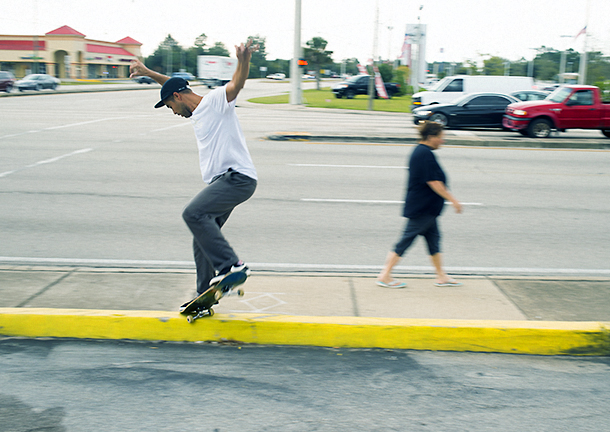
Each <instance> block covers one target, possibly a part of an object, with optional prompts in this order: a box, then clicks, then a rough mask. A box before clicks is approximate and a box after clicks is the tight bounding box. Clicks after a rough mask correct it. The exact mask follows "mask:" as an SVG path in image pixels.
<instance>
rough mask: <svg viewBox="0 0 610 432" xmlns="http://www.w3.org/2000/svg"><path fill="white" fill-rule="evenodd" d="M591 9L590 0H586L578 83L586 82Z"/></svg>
mask: <svg viewBox="0 0 610 432" xmlns="http://www.w3.org/2000/svg"><path fill="white" fill-rule="evenodd" d="M590 10H591V0H587V16H586V18H585V43H584V46H583V49H582V54H581V55H580V65H579V68H578V84H580V85H583V84H585V83H586V82H587V39H588V37H589V31H588V29H587V27H588V26H589V11H590Z"/></svg>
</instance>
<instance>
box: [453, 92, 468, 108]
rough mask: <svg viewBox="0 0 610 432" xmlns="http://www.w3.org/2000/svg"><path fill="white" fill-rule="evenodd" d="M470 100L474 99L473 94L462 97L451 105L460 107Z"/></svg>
mask: <svg viewBox="0 0 610 432" xmlns="http://www.w3.org/2000/svg"><path fill="white" fill-rule="evenodd" d="M469 99H472V95H471V94H467V95H464V96H461V97H459V98H457V99H455V100H452V101H451V104H453V105H459V104H462V103H464V102H466V101H468V100H469Z"/></svg>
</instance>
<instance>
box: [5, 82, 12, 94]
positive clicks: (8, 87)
mask: <svg viewBox="0 0 610 432" xmlns="http://www.w3.org/2000/svg"><path fill="white" fill-rule="evenodd" d="M12 90H13V86H12V85H11V84H9V85H7V86H6V89H5V91H6V92H7V93H10V92H11V91H12Z"/></svg>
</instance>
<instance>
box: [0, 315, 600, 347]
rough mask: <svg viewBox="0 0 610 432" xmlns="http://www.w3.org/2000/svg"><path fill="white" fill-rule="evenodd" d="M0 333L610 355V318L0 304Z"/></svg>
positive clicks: (93, 337) (9, 334) (61, 336)
mask: <svg viewBox="0 0 610 432" xmlns="http://www.w3.org/2000/svg"><path fill="white" fill-rule="evenodd" d="M0 335H2V336H23V337H60V338H86V339H133V340H155V341H156V340H163V341H190V342H194V341H223V340H234V341H239V342H244V343H254V344H264V345H310V346H324V347H350V348H388V349H413V350H434V351H478V352H498V353H513V354H538V355H610V323H608V322H559V321H470V320H425V319H394V318H356V317H306V316H284V315H274V316H269V315H261V314H229V315H223V314H217V315H215V316H214V317H212V318H202V319H200V320H198V321H196V322H195V323H193V324H188V323H187V322H186V319H185V318H184V317H183V316H182V315H180V314H178V313H176V312H162V311H109V310H78V309H22V308H0Z"/></svg>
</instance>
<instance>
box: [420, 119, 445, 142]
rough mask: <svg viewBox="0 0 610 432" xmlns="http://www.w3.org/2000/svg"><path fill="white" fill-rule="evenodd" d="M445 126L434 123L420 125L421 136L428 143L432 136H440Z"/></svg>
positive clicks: (428, 122) (427, 122)
mask: <svg viewBox="0 0 610 432" xmlns="http://www.w3.org/2000/svg"><path fill="white" fill-rule="evenodd" d="M443 129H444V128H443V125H442V124H440V123H437V122H433V121H426V122H423V123H421V124H420V125H419V136H420V137H421V139H422V140H424V141H426V140H427V139H428V138H429V137H431V136H439V135H440V134H441V133H442V132H443Z"/></svg>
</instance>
